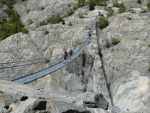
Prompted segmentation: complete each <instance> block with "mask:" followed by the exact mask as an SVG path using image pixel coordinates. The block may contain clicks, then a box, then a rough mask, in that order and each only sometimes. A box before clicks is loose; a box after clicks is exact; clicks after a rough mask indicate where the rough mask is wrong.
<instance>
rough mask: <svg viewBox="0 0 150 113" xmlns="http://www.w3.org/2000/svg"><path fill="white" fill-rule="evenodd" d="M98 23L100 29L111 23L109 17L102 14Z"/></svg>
mask: <svg viewBox="0 0 150 113" xmlns="http://www.w3.org/2000/svg"><path fill="white" fill-rule="evenodd" d="M98 25H99V28H100V29H104V28H105V27H107V26H108V25H109V22H108V19H107V18H106V17H104V16H101V17H100V18H99V23H98Z"/></svg>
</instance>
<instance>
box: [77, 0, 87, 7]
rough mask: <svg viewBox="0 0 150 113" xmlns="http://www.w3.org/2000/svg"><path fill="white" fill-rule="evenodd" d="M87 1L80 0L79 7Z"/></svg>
mask: <svg viewBox="0 0 150 113" xmlns="http://www.w3.org/2000/svg"><path fill="white" fill-rule="evenodd" d="M85 3H86V1H85V0H78V7H82V6H84V5H85Z"/></svg>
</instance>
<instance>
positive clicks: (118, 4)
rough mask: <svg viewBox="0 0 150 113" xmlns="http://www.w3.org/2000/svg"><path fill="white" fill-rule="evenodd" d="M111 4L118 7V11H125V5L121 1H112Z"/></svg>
mask: <svg viewBox="0 0 150 113" xmlns="http://www.w3.org/2000/svg"><path fill="white" fill-rule="evenodd" d="M113 6H114V7H118V8H119V13H123V12H125V11H126V7H125V5H124V4H123V3H114V4H113Z"/></svg>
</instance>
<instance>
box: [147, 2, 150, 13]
mask: <svg viewBox="0 0 150 113" xmlns="http://www.w3.org/2000/svg"><path fill="white" fill-rule="evenodd" d="M147 8H148V10H149V11H150V2H149V3H147Z"/></svg>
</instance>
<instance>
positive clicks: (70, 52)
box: [69, 49, 73, 57]
mask: <svg viewBox="0 0 150 113" xmlns="http://www.w3.org/2000/svg"><path fill="white" fill-rule="evenodd" d="M72 55H73V50H72V49H70V51H69V56H70V57H71V56H72Z"/></svg>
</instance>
